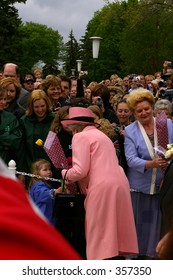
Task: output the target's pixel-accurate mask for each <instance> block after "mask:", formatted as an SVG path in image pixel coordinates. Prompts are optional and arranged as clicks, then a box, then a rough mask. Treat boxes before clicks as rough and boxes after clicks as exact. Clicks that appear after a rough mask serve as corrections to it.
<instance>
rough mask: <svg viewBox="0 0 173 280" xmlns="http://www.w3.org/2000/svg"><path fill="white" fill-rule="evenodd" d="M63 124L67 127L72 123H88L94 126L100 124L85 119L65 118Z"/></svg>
mask: <svg viewBox="0 0 173 280" xmlns="http://www.w3.org/2000/svg"><path fill="white" fill-rule="evenodd" d="M61 123H62V125H63V126H65V127H67V126H69V125H71V124H87V125H92V126H96V127H98V126H99V124H98V123H94V122H83V121H78V120H63V121H61Z"/></svg>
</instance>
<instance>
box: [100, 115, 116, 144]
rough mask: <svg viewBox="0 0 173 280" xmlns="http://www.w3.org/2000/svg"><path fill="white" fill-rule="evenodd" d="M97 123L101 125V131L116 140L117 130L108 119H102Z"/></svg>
mask: <svg viewBox="0 0 173 280" xmlns="http://www.w3.org/2000/svg"><path fill="white" fill-rule="evenodd" d="M97 123H98V124H99V125H100V126H99V128H98V129H99V130H100V131H102V132H103V133H104V134H106V135H107V136H108V137H109V138H110V139H111V140H114V138H115V129H114V127H113V125H112V124H111V123H110V121H109V120H108V119H105V118H100V119H99V120H98V121H97Z"/></svg>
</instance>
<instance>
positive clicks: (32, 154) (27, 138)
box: [19, 112, 55, 173]
mask: <svg viewBox="0 0 173 280" xmlns="http://www.w3.org/2000/svg"><path fill="white" fill-rule="evenodd" d="M54 116H55V115H54V114H53V113H51V112H50V113H48V114H47V116H46V117H45V118H44V120H42V121H41V122H39V121H38V120H37V118H36V116H35V115H31V116H26V115H25V116H22V117H21V119H20V120H19V121H20V124H21V130H22V137H23V142H24V144H25V154H24V161H25V164H24V166H23V170H21V171H25V172H29V173H30V172H31V164H32V163H33V161H35V160H38V159H40V158H44V159H47V160H49V161H50V159H49V157H48V156H47V154H46V152H45V151H44V148H43V146H41V147H40V146H38V145H37V144H36V143H35V142H36V141H37V140H38V139H41V140H42V141H43V142H45V140H46V137H47V134H48V132H49V130H50V126H51V124H52V121H53V119H54Z"/></svg>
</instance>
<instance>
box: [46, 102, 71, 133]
mask: <svg viewBox="0 0 173 280" xmlns="http://www.w3.org/2000/svg"><path fill="white" fill-rule="evenodd" d="M69 108H70V106H63V107H61V108H60V109H59V110H58V112H57V113H56V115H55V118H54V120H53V122H52V125H51V128H50V130H51V131H53V132H55V133H58V132H60V131H61V130H62V128H63V126H62V124H61V121H62V120H64V119H65V118H66V117H67V116H68V113H69Z"/></svg>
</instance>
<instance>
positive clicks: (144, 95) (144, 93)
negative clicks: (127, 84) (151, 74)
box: [126, 88, 155, 112]
mask: <svg viewBox="0 0 173 280" xmlns="http://www.w3.org/2000/svg"><path fill="white" fill-rule="evenodd" d="M126 101H127V105H128V107H129V109H130V110H131V111H132V112H134V110H135V107H136V105H137V104H138V103H139V102H142V101H148V102H149V104H150V105H151V106H153V105H154V103H155V99H154V96H153V94H152V93H151V91H149V90H147V89H145V88H138V89H135V90H133V91H132V92H131V93H130V94H129V96H128V97H127V99H126Z"/></svg>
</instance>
